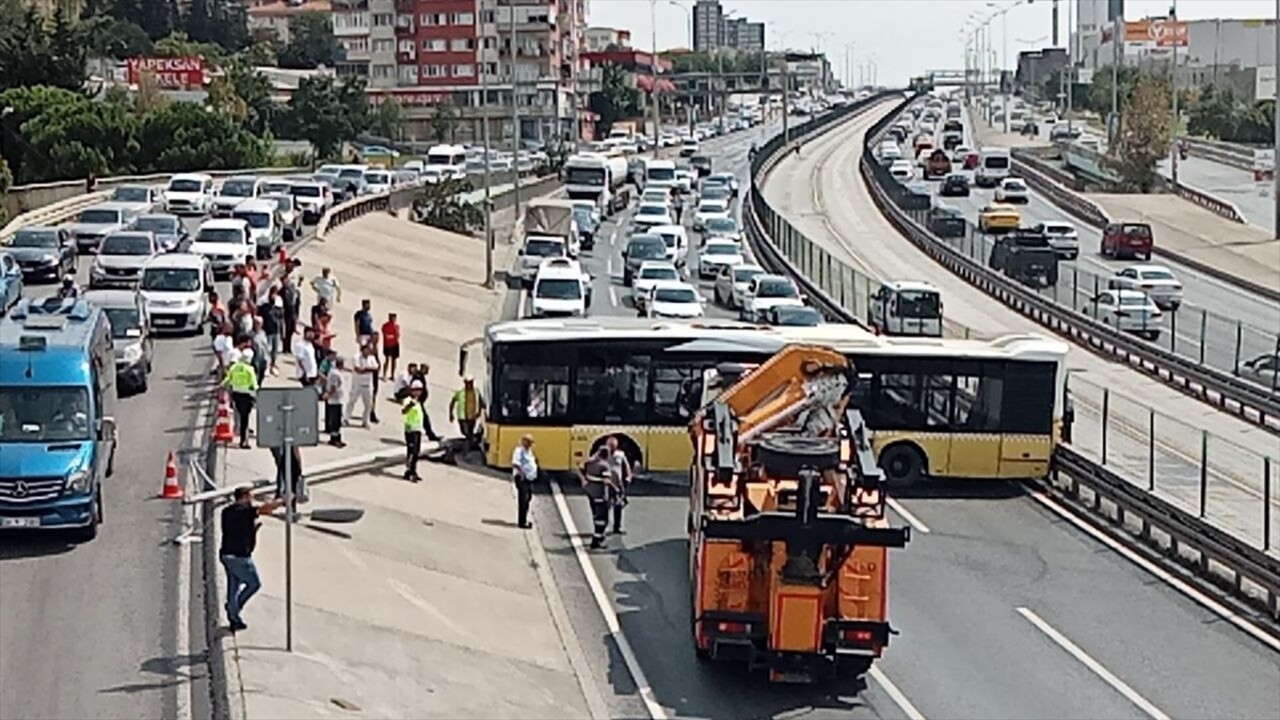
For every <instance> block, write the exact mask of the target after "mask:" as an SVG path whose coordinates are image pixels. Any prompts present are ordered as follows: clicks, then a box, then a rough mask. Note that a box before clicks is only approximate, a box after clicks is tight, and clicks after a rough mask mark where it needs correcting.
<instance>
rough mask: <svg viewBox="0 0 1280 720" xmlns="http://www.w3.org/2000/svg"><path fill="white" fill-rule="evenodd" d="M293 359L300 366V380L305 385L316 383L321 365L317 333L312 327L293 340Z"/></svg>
mask: <svg viewBox="0 0 1280 720" xmlns="http://www.w3.org/2000/svg"><path fill="white" fill-rule="evenodd" d="M292 350H293V360H294V362H295V363H296V364H297V366H298V382H300V383H302V384H303V386H304V387H306V386H312V385H315V384H316V378H317V377H318V376H319V375H320V365H319V363H318V362H317V361H316V345H315V333H314V332H312V330H311V329H310V328H307V331H306V332H305V333H303V335H302V337H299V338H294V340H293V348H292Z"/></svg>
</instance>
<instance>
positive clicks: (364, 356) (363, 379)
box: [346, 336, 378, 429]
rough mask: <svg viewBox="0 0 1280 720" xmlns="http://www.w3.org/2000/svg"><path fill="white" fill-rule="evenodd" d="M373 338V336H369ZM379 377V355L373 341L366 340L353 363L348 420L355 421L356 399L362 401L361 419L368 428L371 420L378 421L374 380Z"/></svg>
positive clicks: (347, 412)
mask: <svg viewBox="0 0 1280 720" xmlns="http://www.w3.org/2000/svg"><path fill="white" fill-rule="evenodd" d="M369 339H370V340H372V337H371V336H370V337H369ZM377 378H378V356H377V354H375V353H374V350H373V343H372V342H366V343H365V344H364V345H362V346H361V347H360V354H359V355H357V356H356V359H355V362H354V363H352V365H351V397H350V398H348V399H347V410H346V416H347V421H348V422H355V420H354V418H352V416H351V412H352V411H353V410H355V409H356V401H359V402H360V420H361V423H362V424H363V425H364V427H365V428H366V429H367V428H368V427H369V423H370V422H375V423H376V422H377V421H378V417H377V411H376V409H375V407H374V393H375V389H374V382H375V381H376V380H377Z"/></svg>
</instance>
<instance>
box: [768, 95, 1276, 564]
mask: <svg viewBox="0 0 1280 720" xmlns="http://www.w3.org/2000/svg"><path fill="white" fill-rule="evenodd" d="M847 114H848V113H843V114H835V115H833V116H830V117H824V118H818V119H817V120H815V121H812V122H810V123H806V124H805V125H802V126H800V127H799V128H796V130H795V132H794V134H793V135H791V137H802V136H803V135H804V134H806V133H808V132H812V131H813V130H816V129H819V128H821V127H822V126H824V125H827V124H831V123H834V122H836V121H838V120H840V119H842V118H843V117H844V116H845V115H847ZM782 146H783V142H782V141H781V139H780V138H774V140H773V141H771V142H769V143H767V144H766V145H765V146H764V148H762V150H761V152H760V154H759V156H757V158H756V160H755V161H753V162H752V177H753V179H754V178H758V177H759V176H760V173H761V172H765V171H767V170H768V165H767V163H768V161H769V159H770V156H771V155H772V154H773V153H774V152H776V151H778V150H780V149H782ZM877 167H878V166H877ZM879 169H880V170H884V169H883V168H879ZM883 174H884V179H883V182H884V183H885V184H884V185H882V187H889V185H888V183H892V187H895V188H896V187H900V186H899V185H898V183H897V181H896V180H894V179H893V178H892V177H891V176H889V175H888V173H887V171H885V172H884V173H883ZM749 202H750V203H751V209H752V212H753V213H754V215H755V217H756V218H757V219H758V220H759V221H760V224H761V226H762V228H763V230H764V232H765V233H766V234H767V235H768V237H767V238H763V240H764V241H765V242H766V243H769V244H770V245H771V247H768V248H764V250H766V251H767V252H768V251H771V252H773V253H776V254H777V255H778V256H780V257H781V259H784V260H785V261H786V262H787V263H789V264H790V265H791V266H792V268H793V269H794V270H795V271H796V272H797V273H800V274H802V275H804V276H805V279H806V280H807V281H808V282H809V284H811V285H812V286H813V287H814V289H816V290H817V291H819V292H821V293H822V294H824V295H825V296H826V297H827V298H828V299H830V300H831V301H832V302H833V303H836V304H838V306H839V307H840V308H842V309H843V310H844V311H845V312H846V313H848V314H849V315H850V316H852V317H853V318H854V319H857V320H862V321H865V319H866V318H867V316H868V311H869V308H870V298H871V295H872V294H873V293H874V292H875V290H876V288H877V287H878V286H879V282H880V280H879V279H877V278H874V277H870V276H868V275H866V274H865V273H863V272H861V271H859V270H858V269H856V268H853V267H851V266H850V265H848V264H847V263H845V262H844V261H842V260H841V259H839V258H837V257H835V256H833V255H832V254H831V253H830V252H828V251H826V250H825V249H823V248H822V247H821V246H820V245H818V244H817V243H815V242H814V241H813V240H811V239H810V238H808V237H807V236H806V235H805V234H804V233H802V232H801V231H800V230H798V229H797V228H795V227H794V226H793V225H791V224H790V223H789V222H787V220H786V219H785V218H784V217H782V215H780V214H779V213H777V212H776V211H775V210H774V209H773V208H772V207H771V206H770V205H769V204H768V202H766V201H765V200H764V195H763V193H761V192H759V191H758V189H755V190H753V192H751V194H750V197H749ZM918 219H920V220H921V222H923V215H922V214H921V216H920V218H918ZM950 240H951V241H954V243H955V245H959V246H964V245H966V244H968V245H970V246H971V247H972V248H973V249H972V251H971V255H970V257H977V256H982V255H985V254H986V253H988V252H989V250H990V244H989V243H990V238H988V237H984V236H983V235H982V234H981V233H974V232H973V228H970V232H969V233H967V234H966V235H965V236H964V237H962V238H951V239H950ZM955 245H953V246H955ZM1086 278H1088V279H1086ZM1096 278H1097V276H1096V275H1093V274H1087V273H1086V272H1085V271H1080V272H1078V273H1068V274H1064V275H1063V276H1062V277H1060V278H1059V281H1058V283H1057V285H1055V286H1053V287H1050V288H1046V289H1045V290H1044V292H1046V293H1049V295H1048V297H1053V298H1054V299H1055V300H1059V298H1060V301H1061V302H1063V304H1066V303H1067V302H1068V300H1071V299H1075V298H1080V297H1084V296H1088V297H1089V298H1090V299H1091V298H1093V297H1096V292H1092V291H1093V286H1092V283H1093V282H1095V279H1096ZM1098 282H1102V281H1101V280H1098ZM1100 288H1105V284H1103V285H1101V286H1100ZM1091 292H1092V294H1090V293H1091ZM1055 293H1056V295H1055ZM1179 314H1181V315H1182V316H1183V318H1184V321H1182V322H1181V324H1182V325H1183V326H1184V327H1185V325H1187V324H1188V323H1187V322H1185V318H1187V317H1190V316H1191V313H1187V312H1185V310H1184V311H1180V313H1179ZM1201 317H1204V318H1206V319H1205V320H1204V321H1203V323H1204V326H1205V327H1212V326H1211V325H1210V323H1211V322H1212V318H1213V317H1215V316H1211V315H1209V314H1204V315H1202V316H1201ZM1235 327H1239V328H1240V330H1234V329H1230V328H1235ZM1246 329H1247V326H1245V325H1243V324H1242V323H1238V324H1233V325H1232V326H1229V327H1226V326H1224V328H1222V329H1221V330H1220V332H1223V333H1225V334H1222V335H1216V334H1214V332H1213V331H1200V332H1198V334H1197V335H1195V336H1193V337H1195V338H1196V340H1195V345H1194V346H1192V347H1195V348H1197V351H1199V350H1198V348H1201V347H1203V348H1204V350H1203V352H1204V353H1205V357H1206V359H1209V358H1212V359H1214V360H1215V361H1217V362H1219V363H1223V364H1227V365H1228V366H1231V365H1232V364H1234V363H1235V362H1238V361H1239V360H1240V359H1241V358H1243V359H1247V357H1248V355H1247V353H1248V352H1249V351H1250V350H1251V349H1254V350H1259V351H1261V352H1265V348H1257V347H1256V346H1254V347H1252V348H1251V346H1250V345H1249V344H1248V343H1247V342H1246V341H1245V338H1246V337H1247V335H1246V332H1245V330H1246ZM1171 330H1172V328H1171ZM948 331H949V334H951V335H953V336H960V337H971V336H974V337H976V336H977V335H978V333H976V332H974V331H973V330H972V329H970V328H966V327H964V326H962V325H959V324H957V323H949V324H948ZM1237 333H1238V334H1239V336H1240V337H1241V341H1240V344H1239V345H1238V346H1237V345H1235V343H1234V337H1236V334H1237ZM1169 336H1172V337H1173V338H1175V340H1176V342H1178V343H1186V342H1188V340H1187V339H1186V337H1185V336H1182V335H1180V334H1179V332H1178V331H1176V330H1175V331H1172V332H1170V333H1169ZM1220 337H1221V338H1228V339H1230V340H1232V342H1230V343H1229V344H1228V345H1227V346H1226V347H1225V348H1222V347H1215V343H1216V342H1218V341H1219V338H1220ZM1168 341H1169V340H1168V338H1167V336H1166V342H1168ZM1254 342H1256V340H1255V341H1254ZM1181 347H1185V345H1182V346H1181ZM1067 388H1068V393H1069V395H1070V397H1071V399H1072V405H1073V407H1074V422H1073V423H1072V430H1071V439H1070V443H1069V444H1070V446H1071V448H1072V449H1073V450H1075V451H1076V452H1077V453H1079V454H1080V455H1081V456H1082V457H1084V458H1087V459H1088V460H1090V461H1092V462H1095V463H1097V464H1099V465H1101V466H1103V467H1105V468H1107V469H1109V470H1111V471H1112V472H1114V473H1115V474H1116V475H1119V476H1121V477H1123V478H1124V479H1125V480H1126V481H1127V482H1129V483H1130V484H1132V485H1134V486H1135V487H1139V488H1141V489H1144V490H1146V491H1148V492H1151V493H1153V494H1154V495H1156V496H1157V497H1160V498H1162V499H1164V500H1166V501H1168V502H1170V503H1171V504H1173V505H1175V506H1176V507H1178V508H1180V509H1183V510H1185V511H1186V512H1188V513H1191V514H1192V515H1194V516H1196V517H1198V518H1200V519H1201V520H1204V521H1205V522H1208V523H1211V524H1213V525H1215V526H1218V527H1221V528H1222V529H1224V530H1226V531H1227V532H1229V533H1231V534H1233V535H1235V536H1237V537H1240V538H1241V539H1242V540H1245V541H1246V542H1248V543H1250V544H1251V545H1253V546H1255V547H1258V548H1262V549H1263V550H1264V551H1271V552H1275V551H1277V550H1280V523H1277V522H1275V521H1273V520H1272V518H1273V515H1274V514H1275V511H1276V510H1280V507H1277V506H1278V505H1280V480H1277V479H1276V478H1275V475H1276V474H1277V472H1276V468H1275V465H1276V462H1275V459H1274V458H1271V457H1266V456H1261V455H1258V454H1257V453H1254V452H1252V451H1250V450H1247V449H1246V448H1243V447H1241V446H1239V445H1238V444H1236V443H1233V442H1232V441H1231V440H1229V439H1227V438H1225V437H1222V436H1219V435H1215V434H1213V433H1211V432H1208V431H1204V430H1198V429H1196V428H1194V427H1192V426H1191V425H1190V424H1188V423H1186V422H1183V421H1182V420H1179V419H1178V418H1175V417H1173V416H1171V415H1168V414H1165V413H1161V412H1159V411H1158V410H1157V409H1155V408H1154V407H1152V406H1150V405H1148V404H1145V403H1143V402H1142V401H1140V400H1138V399H1135V398H1133V397H1131V396H1129V395H1125V394H1123V393H1121V392H1116V391H1113V390H1112V389H1110V388H1107V387H1104V386H1102V385H1100V384H1098V383H1096V382H1094V381H1092V380H1090V379H1088V378H1086V377H1083V376H1080V375H1072V376H1071V377H1069V378H1068V383H1067ZM1188 448H1194V449H1197V451H1196V452H1191V451H1188Z"/></svg>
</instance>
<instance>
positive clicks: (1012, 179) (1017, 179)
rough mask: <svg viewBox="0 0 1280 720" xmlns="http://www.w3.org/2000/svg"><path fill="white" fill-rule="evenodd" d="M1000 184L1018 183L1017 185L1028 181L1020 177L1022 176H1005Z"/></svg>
mask: <svg viewBox="0 0 1280 720" xmlns="http://www.w3.org/2000/svg"><path fill="white" fill-rule="evenodd" d="M1000 184H1001V185H1015V184H1016V185H1026V184H1027V183H1026V181H1024V180H1023V179H1022V178H1020V177H1007V178H1004V179H1003V180H1001V181H1000Z"/></svg>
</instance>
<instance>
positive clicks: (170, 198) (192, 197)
mask: <svg viewBox="0 0 1280 720" xmlns="http://www.w3.org/2000/svg"><path fill="white" fill-rule="evenodd" d="M212 201H213V178H212V177H210V176H208V175H205V174H203V173H179V174H177V175H174V176H173V177H171V178H169V184H168V185H166V186H165V188H164V211H165V212H167V213H170V214H172V215H184V214H192V215H204V214H206V213H208V212H209V204H210V203H211V202H212Z"/></svg>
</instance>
